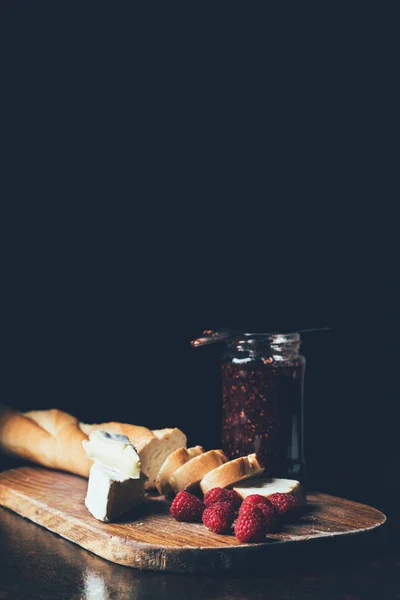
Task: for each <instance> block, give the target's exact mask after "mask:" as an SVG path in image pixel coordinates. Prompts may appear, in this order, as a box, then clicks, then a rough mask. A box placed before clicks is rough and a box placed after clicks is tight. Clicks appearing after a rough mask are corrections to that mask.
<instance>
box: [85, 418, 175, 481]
mask: <svg viewBox="0 0 400 600" xmlns="http://www.w3.org/2000/svg"><path fill="white" fill-rule="evenodd" d="M80 428H81V430H82V431H83V432H84V433H86V435H89V434H90V433H91V432H92V431H96V430H98V429H100V430H103V431H107V432H108V433H120V434H122V435H126V436H127V437H128V438H129V440H130V441H131V443H132V444H133V446H135V448H136V450H137V452H138V453H139V456H140V462H141V469H142V471H143V473H144V474H145V475H146V477H147V480H146V483H145V488H146V489H152V488H155V487H156V478H157V475H158V471H159V470H160V467H161V465H162V464H163V462H164V460H165V459H166V458H167V456H168V455H169V454H171V452H173V451H174V450H176V449H177V448H180V447H182V446H183V447H185V446H186V435H185V434H184V433H183V431H181V430H180V429H177V428H167V429H157V430H155V431H154V432H153V431H151V430H150V429H147V428H146V427H139V426H137V425H128V424H126V423H115V422H111V423H98V424H94V425H88V424H87V423H80Z"/></svg>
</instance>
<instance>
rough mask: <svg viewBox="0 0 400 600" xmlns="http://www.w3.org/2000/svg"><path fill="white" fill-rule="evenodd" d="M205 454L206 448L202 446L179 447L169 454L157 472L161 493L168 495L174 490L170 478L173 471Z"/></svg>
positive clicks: (158, 487)
mask: <svg viewBox="0 0 400 600" xmlns="http://www.w3.org/2000/svg"><path fill="white" fill-rule="evenodd" d="M200 454H204V449H203V448H202V447H201V446H194V447H193V448H188V449H186V448H177V450H174V452H172V454H170V455H169V456H167V458H166V459H165V460H164V462H163V464H162V465H161V468H160V470H159V471H158V474H157V479H156V488H157V490H158V492H159V493H160V494H161V495H168V494H171V493H172V492H173V489H172V487H171V484H170V482H169V480H170V479H171V477H172V475H173V473H174V472H175V471H176V470H177V469H179V467H181V466H182V465H184V464H185V463H187V462H188V461H189V460H190V459H191V458H194V457H195V456H199V455H200Z"/></svg>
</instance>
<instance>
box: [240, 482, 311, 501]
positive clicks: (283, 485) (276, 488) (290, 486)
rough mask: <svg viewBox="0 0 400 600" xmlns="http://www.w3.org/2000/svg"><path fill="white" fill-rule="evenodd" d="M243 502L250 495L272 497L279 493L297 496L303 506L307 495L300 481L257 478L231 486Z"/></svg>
mask: <svg viewBox="0 0 400 600" xmlns="http://www.w3.org/2000/svg"><path fill="white" fill-rule="evenodd" d="M231 487H232V488H233V489H234V490H235V491H236V492H237V493H238V494H239V495H240V496H241V497H242V498H243V500H244V499H245V498H246V496H250V494H260V495H261V496H266V497H267V498H268V496H271V494H275V493H276V492H279V493H281V494H291V495H292V496H295V497H296V498H297V499H298V500H299V501H300V503H301V504H306V502H307V499H306V495H305V493H304V491H303V488H302V487H301V484H300V482H299V481H296V480H295V479H278V478H274V477H260V478H259V477H255V478H254V479H253V478H252V479H248V480H247V481H243V483H238V484H236V485H233V486H231Z"/></svg>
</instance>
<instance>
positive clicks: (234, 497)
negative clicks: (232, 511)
mask: <svg viewBox="0 0 400 600" xmlns="http://www.w3.org/2000/svg"><path fill="white" fill-rule="evenodd" d="M225 491H226V493H227V494H228V500H230V501H231V502H232V503H233V506H234V507H235V508H236V510H238V509H239V508H240V505H241V504H242V497H241V496H240V494H238V493H237V492H236V491H235V490H225Z"/></svg>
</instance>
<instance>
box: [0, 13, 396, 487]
mask: <svg viewBox="0 0 400 600" xmlns="http://www.w3.org/2000/svg"><path fill="white" fill-rule="evenodd" d="M174 10H175V11H176V15H175V14H172V13H173V12H174ZM186 10H187V9H183V8H182V7H180V8H179V10H177V8H176V7H175V9H173V8H171V7H164V8H160V7H157V10H156V9H155V8H154V10H153V12H152V13H151V14H147V15H145V16H144V15H142V14H139V10H138V9H137V8H132V7H131V8H130V9H128V8H126V6H125V5H123V4H120V3H118V4H111V3H110V4H108V5H105V6H103V5H101V4H100V3H99V4H96V5H95V6H92V5H89V4H83V5H80V6H79V8H77V6H76V5H69V4H67V3H34V4H33V3H29V2H13V3H11V2H5V3H3V5H2V10H1V17H2V22H1V27H2V32H1V36H0V40H1V41H0V43H1V46H2V52H1V54H2V57H3V61H2V85H1V87H2V90H3V92H2V99H3V101H5V102H4V108H3V109H2V116H3V118H4V127H3V135H2V141H3V143H2V146H3V150H4V156H3V157H2V172H3V175H2V184H4V192H5V193H4V194H3V198H4V201H3V203H2V204H3V207H4V209H5V215H4V218H3V219H2V228H3V234H2V240H3V244H4V246H3V252H2V258H3V261H2V262H3V274H2V282H1V288H2V299H3V309H2V319H1V322H2V328H1V329H2V331H1V339H2V352H3V356H2V370H1V398H2V401H3V402H6V403H8V404H10V405H11V406H13V407H16V408H19V409H21V410H24V409H30V408H51V407H58V408H61V409H64V410H67V411H69V412H71V413H73V414H75V415H77V416H78V417H79V418H81V419H82V420H86V421H100V420H111V419H112V420H120V421H128V422H132V423H136V424H141V425H147V426H149V427H152V428H162V427H167V426H178V427H181V428H182V429H183V430H184V431H185V432H186V433H187V434H188V438H189V443H190V444H198V443H200V444H203V445H204V446H207V447H209V448H211V447H216V446H217V445H218V444H219V435H220V406H221V394H220V379H219V362H220V349H219V348H217V347H208V348H202V349H197V350H194V349H192V348H191V347H190V340H191V339H192V338H193V337H195V336H197V335H198V334H199V333H200V331H201V330H202V329H203V328H218V327H221V326H226V325H228V326H231V327H233V328H235V327H237V328H241V329H243V330H248V331H277V330H282V331H290V330H296V329H300V328H308V327H330V328H331V329H330V331H329V332H319V333H313V334H307V335H305V336H304V338H303V346H302V350H303V353H304V355H305V356H306V358H307V372H306V386H305V399H306V456H307V460H308V464H309V468H310V472H311V473H312V474H313V475H314V476H315V477H316V478H318V477H320V478H321V477H323V476H324V474H325V473H328V472H330V470H331V471H332V470H333V471H335V470H336V471H340V472H346V473H350V475H351V473H354V472H358V471H360V470H361V471H363V472H366V473H371V474H372V475H374V476H380V474H381V473H384V474H385V477H386V479H385V484H386V486H387V488H390V487H391V486H392V485H394V484H393V480H392V478H391V477H390V474H391V472H392V468H393V465H395V464H396V460H395V457H396V454H397V456H398V452H399V451H398V448H397V442H396V439H397V429H396V426H395V425H394V423H395V422H396V418H397V415H398V407H397V400H396V391H395V385H396V384H395V381H396V377H395V371H396V366H395V365H396V354H395V351H394V349H395V346H396V343H395V337H396V336H395V332H396V331H398V326H397V324H396V322H395V321H396V318H397V317H396V316H395V315H396V310H395V306H396V297H397V296H396V294H397V290H396V285H395V279H394V267H395V260H394V254H395V253H394V251H393V248H392V247H391V224H390V210H389V199H390V150H391V145H390V135H385V133H382V131H381V130H380V129H379V127H378V124H379V123H380V120H379V118H377V117H376V116H375V115H374V112H373V110H372V109H371V104H374V102H373V100H372V98H371V95H369V96H368V94H367V98H365V97H364V98H363V99H362V101H361V102H360V103H359V99H360V96H362V95H363V94H360V90H359V89H357V85H358V83H357V82H355V81H354V79H355V75H356V74H359V68H358V67H357V69H353V68H352V65H349V64H348V63H347V62H346V60H344V61H343V62H342V60H341V59H342V57H340V56H339V55H338V47H337V45H336V43H335V42H334V40H333V41H332V47H331V48H329V43H328V52H327V54H326V55H325V57H324V58H322V57H321V56H320V53H319V52H318V51H317V46H315V45H313V44H311V43H309V42H308V41H307V40H306V39H303V40H302V45H301V48H302V50H303V55H302V57H301V58H300V57H299V55H298V52H297V51H296V50H293V49H292V50H291V51H289V50H288V48H287V47H286V45H285V43H284V41H283V40H281V41H280V43H279V44H278V45H274V44H272V42H271V28H270V27H268V28H267V30H265V31H264V32H262V31H261V32H260V33H258V32H256V31H254V27H255V23H256V22H257V21H258V17H257V15H253V16H252V15H249V14H248V15H247V18H246V16H243V15H242V16H243V20H241V14H240V11H237V12H235V9H233V8H232V9H231V12H227V10H226V9H225V10H221V13H220V14H217V11H216V10H215V9H213V10H211V9H210V8H209V9H208V11H207V9H204V8H202V9H200V8H198V14H196V15H194V16H193V15H191V14H190V13H189V12H185V11H186ZM178 15H179V18H178ZM293 20H295V19H293ZM292 26H293V30H295V27H294V25H293V24H292ZM320 37H321V39H322V38H323V37H324V32H321V33H320ZM335 59H338V60H339V63H337V64H336V63H335ZM354 60H355V63H357V60H356V59H354ZM338 64H340V65H342V64H343V66H344V67H347V69H345V68H343V69H342V68H339V67H338ZM306 67H307V68H306ZM366 99H367V100H369V101H370V104H368V106H367V105H366ZM382 130H383V128H382ZM396 139H397V141H396ZM395 146H396V149H397V150H396V152H397V154H395V156H397V157H398V154H399V151H398V138H395ZM395 163H396V164H398V159H397V160H395ZM396 169H397V171H396V172H398V167H396ZM397 189H398V184H397ZM392 222H395V218H394V215H393V219H392ZM388 291H389V294H388ZM388 295H389V296H390V299H391V304H390V310H391V313H390V314H389V319H388ZM389 330H390V334H391V335H389ZM392 334H393V335H392ZM391 351H392V352H391ZM388 364H389V365H390V366H391V369H388ZM390 383H391V385H392V387H391V389H390V390H389V384H390ZM390 391H391V393H392V396H390V394H389V392H390Z"/></svg>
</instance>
